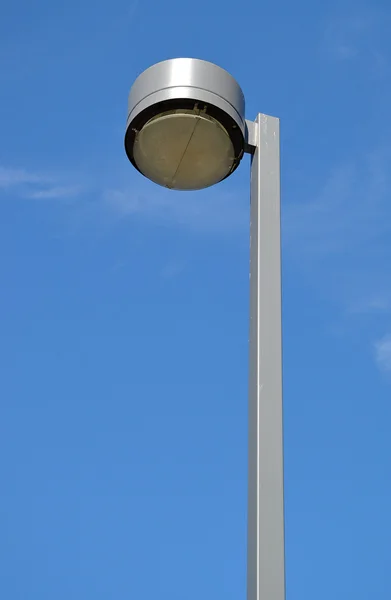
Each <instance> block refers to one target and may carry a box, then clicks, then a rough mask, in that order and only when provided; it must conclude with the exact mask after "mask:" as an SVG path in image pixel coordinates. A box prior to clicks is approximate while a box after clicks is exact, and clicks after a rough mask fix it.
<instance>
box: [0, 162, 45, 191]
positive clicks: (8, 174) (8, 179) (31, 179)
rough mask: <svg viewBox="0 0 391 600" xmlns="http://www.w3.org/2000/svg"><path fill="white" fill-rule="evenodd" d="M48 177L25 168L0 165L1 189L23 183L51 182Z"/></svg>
mask: <svg viewBox="0 0 391 600" xmlns="http://www.w3.org/2000/svg"><path fill="white" fill-rule="evenodd" d="M49 182H50V180H48V178H47V177H44V176H42V175H39V174H36V173H31V172H29V171H26V170H25V169H15V168H12V167H10V168H9V167H1V166H0V189H7V188H12V187H16V186H23V185H37V184H42V183H49Z"/></svg>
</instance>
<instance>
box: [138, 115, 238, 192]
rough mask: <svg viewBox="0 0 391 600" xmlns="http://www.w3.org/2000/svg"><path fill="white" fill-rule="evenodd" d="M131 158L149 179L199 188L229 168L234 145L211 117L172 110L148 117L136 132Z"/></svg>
mask: <svg viewBox="0 0 391 600" xmlns="http://www.w3.org/2000/svg"><path fill="white" fill-rule="evenodd" d="M133 156H134V160H135V161H136V164H137V166H138V168H139V169H140V171H141V172H142V173H143V174H144V175H145V176H146V177H148V178H149V179H151V180H152V181H154V182H155V183H158V184H160V185H163V186H164V187H168V188H172V189H176V190H199V189H202V188H206V187H209V186H211V185H213V184H215V183H218V182H219V181H221V180H222V179H224V177H225V176H226V175H228V173H229V172H230V170H231V167H232V165H233V162H234V148H233V145H232V142H231V140H230V137H229V135H228V133H227V132H226V130H225V129H224V128H223V127H222V126H221V125H220V123H218V122H217V121H216V120H215V119H212V118H211V117H209V116H205V115H200V114H195V113H193V112H190V111H189V112H187V113H185V112H175V113H171V114H165V115H162V116H159V117H155V118H153V119H151V120H150V121H148V123H146V124H145V125H144V127H143V128H142V129H141V131H140V132H139V133H138V134H137V136H136V139H135V144H134V149H133Z"/></svg>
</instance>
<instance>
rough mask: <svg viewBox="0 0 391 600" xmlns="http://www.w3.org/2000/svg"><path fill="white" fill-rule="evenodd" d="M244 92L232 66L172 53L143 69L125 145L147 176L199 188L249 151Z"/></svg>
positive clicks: (183, 187)
mask: <svg viewBox="0 0 391 600" xmlns="http://www.w3.org/2000/svg"><path fill="white" fill-rule="evenodd" d="M244 136H245V118H244V96H243V92H242V90H241V89H240V87H239V85H238V84H237V82H236V81H235V80H234V79H233V77H231V75H230V74H229V73H227V71H224V69H221V68H220V67H218V66H217V65H214V64H213V63H209V62H207V61H203V60H198V59H187V58H186V59H185V58H179V59H170V60H167V61H163V62H161V63H157V64H156V65H153V66H152V67H149V69H147V70H146V71H144V72H143V73H141V75H139V77H138V78H137V79H136V81H135V82H134V84H133V86H132V88H131V91H130V95H129V104H128V120H127V126H126V135H125V150H126V153H127V155H128V158H129V160H130V161H131V163H132V164H133V165H134V166H135V167H136V169H138V171H140V172H141V173H142V174H143V175H145V177H147V178H148V179H150V180H151V181H154V182H155V183H157V184H159V185H162V186H164V187H166V188H171V189H174V190H199V189H203V188H207V187H209V186H212V185H214V184H216V183H218V182H219V181H222V180H223V179H225V178H226V177H228V176H229V175H230V174H231V173H232V172H233V171H234V170H235V169H236V167H237V166H238V164H239V163H240V160H241V158H242V155H243V151H244V139H245V138H244Z"/></svg>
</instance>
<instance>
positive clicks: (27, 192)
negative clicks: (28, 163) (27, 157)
mask: <svg viewBox="0 0 391 600" xmlns="http://www.w3.org/2000/svg"><path fill="white" fill-rule="evenodd" d="M80 192H81V186H75V185H63V184H62V182H60V181H59V180H58V178H57V177H54V176H50V175H45V174H42V173H34V172H31V171H27V170H25V169H20V168H12V167H4V166H0V193H14V194H16V195H18V196H20V197H23V198H30V199H34V200H45V199H46V200H51V199H53V200H54V199H60V198H61V199H64V198H70V197H73V196H76V195H78V194H79V193H80Z"/></svg>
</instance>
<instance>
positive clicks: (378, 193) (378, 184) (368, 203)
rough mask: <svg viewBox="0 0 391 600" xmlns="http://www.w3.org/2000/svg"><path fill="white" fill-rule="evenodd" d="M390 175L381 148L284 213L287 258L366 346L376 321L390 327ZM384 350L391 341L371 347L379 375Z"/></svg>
mask: <svg viewBox="0 0 391 600" xmlns="http://www.w3.org/2000/svg"><path fill="white" fill-rule="evenodd" d="M390 172H391V149H389V148H384V147H381V148H378V149H376V150H374V151H372V152H370V153H366V154H364V155H363V156H358V157H356V158H355V159H351V160H349V161H346V162H345V163H343V164H340V165H336V166H335V167H334V168H332V169H330V171H329V173H328V174H327V175H326V176H325V178H324V181H323V183H321V184H318V185H316V184H314V186H313V190H312V192H311V193H310V194H308V196H307V197H305V198H303V199H302V200H301V201H299V202H297V201H294V202H292V201H291V202H289V203H288V204H287V205H285V206H283V242H284V258H285V259H286V261H289V263H290V265H291V267H293V268H295V269H300V270H301V271H302V272H303V273H305V274H306V276H307V277H308V278H309V280H310V281H311V283H312V285H314V286H315V287H317V288H318V289H319V290H320V292H321V294H322V295H323V296H325V297H327V298H328V299H329V300H331V301H332V302H333V303H334V304H335V305H336V306H339V307H340V309H341V311H340V313H341V317H342V316H343V328H344V329H345V331H349V332H350V331H352V328H353V329H354V330H355V329H357V327H360V329H361V328H364V329H366V328H368V332H367V333H366V335H367V336H368V339H371V338H372V334H371V331H369V329H371V324H373V321H374V319H376V322H377V325H376V327H378V326H380V325H381V319H384V318H385V317H386V319H387V324H385V326H387V327H388V324H389V317H390V312H391V279H390V277H389V265H390V264H391V245H390V239H391V181H390V175H389V174H390ZM303 178H304V174H303ZM301 184H302V185H301ZM300 187H301V188H302V190H304V189H306V186H305V182H304V181H303V182H300V183H299V188H300ZM294 195H296V194H294ZM388 350H391V337H390V338H384V339H383V340H381V342H378V344H377V345H376V361H377V363H378V364H379V365H380V364H382V365H383V367H382V368H383V369H384V368H385V365H386V364H388V363H387V356H389V357H390V365H391V351H390V352H389V354H387V352H388Z"/></svg>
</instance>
